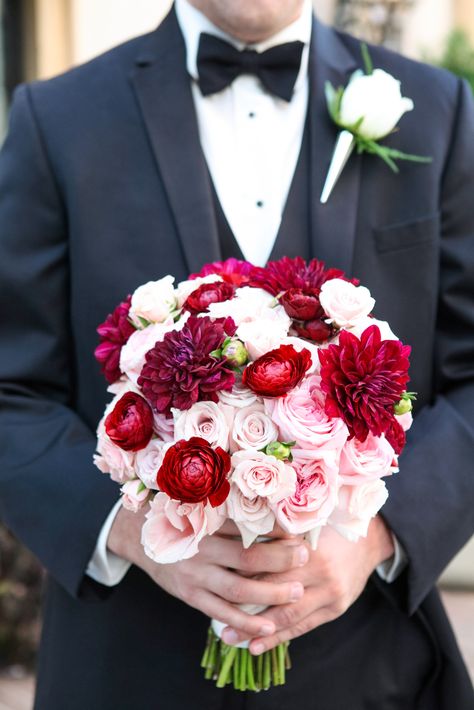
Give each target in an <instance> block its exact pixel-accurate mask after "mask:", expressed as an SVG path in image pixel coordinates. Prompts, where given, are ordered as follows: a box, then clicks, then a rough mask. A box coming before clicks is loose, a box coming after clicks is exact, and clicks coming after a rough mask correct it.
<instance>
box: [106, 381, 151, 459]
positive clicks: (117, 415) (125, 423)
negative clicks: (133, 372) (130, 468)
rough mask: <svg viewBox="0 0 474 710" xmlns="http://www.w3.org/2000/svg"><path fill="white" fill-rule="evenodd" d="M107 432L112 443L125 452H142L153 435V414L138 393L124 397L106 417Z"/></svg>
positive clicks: (129, 393)
mask: <svg viewBox="0 0 474 710" xmlns="http://www.w3.org/2000/svg"><path fill="white" fill-rule="evenodd" d="M105 431H106V432H107V435H108V437H109V439H111V441H113V442H114V444H116V445H117V446H119V447H120V448H121V449H123V450H124V451H140V450H141V449H144V448H145V446H147V445H148V444H149V442H150V439H151V437H152V435H153V412H152V411H151V407H150V405H149V404H148V402H147V401H146V399H143V397H140V395H139V394H136V392H127V393H126V394H124V395H123V397H121V398H120V399H119V401H118V402H117V404H116V405H115V407H114V408H113V410H112V411H111V412H110V414H109V415H108V416H107V417H106V420H105Z"/></svg>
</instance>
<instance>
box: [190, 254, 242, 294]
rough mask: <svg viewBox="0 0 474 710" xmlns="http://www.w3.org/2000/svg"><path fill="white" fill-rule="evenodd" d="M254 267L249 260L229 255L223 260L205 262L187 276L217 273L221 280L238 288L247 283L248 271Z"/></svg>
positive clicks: (194, 277)
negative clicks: (199, 269) (198, 269)
mask: <svg viewBox="0 0 474 710" xmlns="http://www.w3.org/2000/svg"><path fill="white" fill-rule="evenodd" d="M254 268H255V267H254V266H253V264H251V263H250V262H249V261H242V260H241V259H234V257H231V258H230V259H226V260H225V261H213V262H212V264H205V265H204V266H203V267H202V269H201V271H200V272H199V273H197V274H191V276H190V277H189V278H190V279H197V278H199V277H202V276H209V274H218V275H219V276H220V277H221V278H222V280H223V281H226V282H227V283H230V284H233V285H234V286H236V287H237V288H238V287H239V286H246V285H247V284H248V282H249V276H250V273H251V272H252V271H253V269H254Z"/></svg>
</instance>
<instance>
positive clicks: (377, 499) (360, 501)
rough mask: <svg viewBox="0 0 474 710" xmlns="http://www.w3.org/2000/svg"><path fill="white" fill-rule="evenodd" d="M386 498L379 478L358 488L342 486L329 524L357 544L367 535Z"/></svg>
mask: <svg viewBox="0 0 474 710" xmlns="http://www.w3.org/2000/svg"><path fill="white" fill-rule="evenodd" d="M387 498H388V491H387V488H386V486H385V483H384V482H383V481H381V480H380V478H378V479H375V480H373V481H368V482H367V483H362V484H360V485H358V486H342V487H341V488H340V489H339V502H338V505H337V508H336V509H335V510H334V512H333V513H332V515H331V517H330V519H329V524H330V525H332V527H333V528H334V529H335V530H337V532H338V533H340V534H341V535H342V536H343V537H345V538H346V539H347V540H349V541H350V542H357V540H358V539H359V538H360V537H365V536H366V535H367V530H368V528H369V524H370V521H371V520H372V518H374V517H375V516H376V515H377V513H378V512H379V510H380V508H381V507H382V506H383V504H384V503H385V501H386V500H387Z"/></svg>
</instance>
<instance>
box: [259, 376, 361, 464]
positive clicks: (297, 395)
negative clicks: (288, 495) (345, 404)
mask: <svg viewBox="0 0 474 710" xmlns="http://www.w3.org/2000/svg"><path fill="white" fill-rule="evenodd" d="M320 383H321V378H320V377H319V376H318V375H310V376H309V377H306V378H305V379H304V380H303V381H302V382H301V384H300V385H299V386H298V387H296V388H295V389H294V390H292V391H291V392H289V393H288V394H287V395H286V397H281V398H278V399H266V400H265V409H266V411H267V412H268V414H269V415H270V417H271V418H272V420H273V421H274V422H275V424H276V425H277V426H278V428H279V429H280V436H281V437H282V439H283V440H284V441H296V448H298V449H312V450H316V449H336V450H340V449H342V447H343V446H344V444H345V442H346V440H347V438H348V436H349V431H348V429H347V427H346V425H345V424H344V422H343V421H342V419H339V418H337V417H336V418H334V419H330V418H329V417H328V416H327V414H326V413H325V411H324V400H325V397H324V395H323V393H322V391H321V387H320ZM293 454H294V455H295V451H293Z"/></svg>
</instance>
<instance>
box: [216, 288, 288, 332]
mask: <svg viewBox="0 0 474 710" xmlns="http://www.w3.org/2000/svg"><path fill="white" fill-rule="evenodd" d="M274 307H275V308H274ZM280 309H281V310H283V308H282V306H279V305H278V303H277V301H276V300H275V298H274V297H273V296H272V295H271V294H269V293H267V292H266V291H264V290H263V289H261V288H250V287H249V286H243V287H242V288H238V289H237V290H236V292H235V296H234V298H232V299H231V300H230V301H222V302H220V303H211V304H210V306H209V314H210V315H211V317H212V318H227V317H229V316H230V317H231V318H232V320H233V321H234V323H235V324H236V325H237V326H240V324H241V323H250V322H252V321H256V320H262V319H265V318H270V319H272V318H274V317H275V316H274V311H275V310H276V311H277V316H276V317H277V318H278V312H279V311H280ZM238 337H240V336H238Z"/></svg>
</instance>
